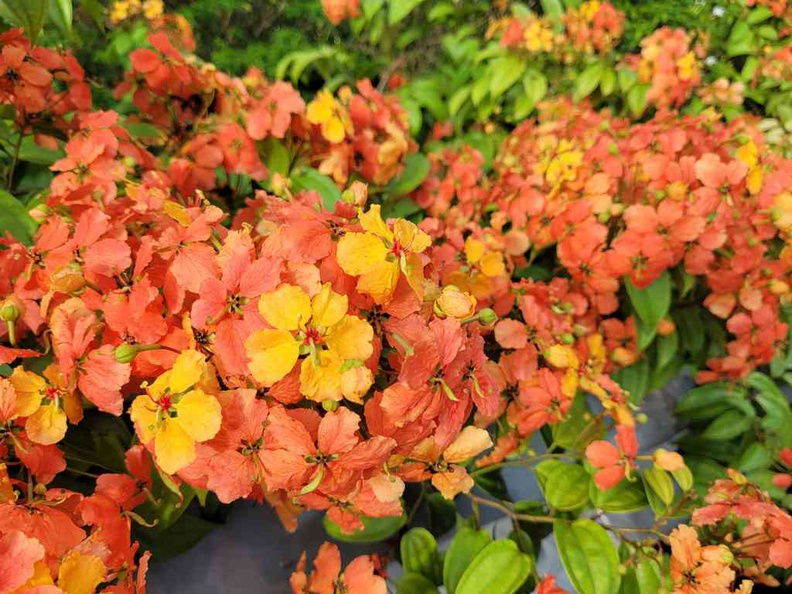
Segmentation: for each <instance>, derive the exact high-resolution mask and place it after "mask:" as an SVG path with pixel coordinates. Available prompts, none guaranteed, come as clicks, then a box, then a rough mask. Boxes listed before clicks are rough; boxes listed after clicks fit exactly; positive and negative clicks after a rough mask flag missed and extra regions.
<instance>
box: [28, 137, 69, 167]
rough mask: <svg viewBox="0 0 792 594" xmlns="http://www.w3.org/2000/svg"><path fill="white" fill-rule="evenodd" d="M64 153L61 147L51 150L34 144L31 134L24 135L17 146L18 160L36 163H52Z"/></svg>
mask: <svg viewBox="0 0 792 594" xmlns="http://www.w3.org/2000/svg"><path fill="white" fill-rule="evenodd" d="M65 155H66V153H65V152H64V151H63V149H61V148H58V150H57V151H51V150H49V149H47V148H44V147H43V146H39V145H38V144H36V141H35V139H34V138H33V137H32V136H25V137H24V138H23V139H22V145H21V146H20V148H19V160H20V161H26V162H28V163H36V164H38V165H52V164H53V163H54V162H55V161H57V160H58V159H60V158H62V157H64V156H65Z"/></svg>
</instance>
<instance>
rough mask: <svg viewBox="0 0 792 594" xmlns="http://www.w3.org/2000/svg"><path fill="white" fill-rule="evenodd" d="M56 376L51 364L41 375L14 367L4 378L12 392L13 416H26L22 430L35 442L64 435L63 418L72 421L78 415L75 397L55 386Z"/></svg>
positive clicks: (65, 420) (47, 442) (79, 416)
mask: <svg viewBox="0 0 792 594" xmlns="http://www.w3.org/2000/svg"><path fill="white" fill-rule="evenodd" d="M58 376H59V372H58V368H57V367H56V366H54V365H51V366H49V367H48V368H47V369H46V370H45V371H44V377H41V376H39V375H37V374H35V373H33V372H32V371H25V370H24V369H22V368H21V367H16V368H15V369H14V371H13V373H12V374H11V376H10V377H9V378H8V379H9V381H10V382H11V383H12V384H13V386H14V391H15V392H16V407H15V411H14V417H27V420H26V421H25V431H27V435H28V437H29V438H30V440H31V441H33V442H35V443H40V444H42V445H51V444H54V443H57V442H59V441H60V440H61V439H63V437H64V436H65V435H66V422H67V420H69V419H70V420H71V421H72V422H73V423H76V422H78V421H79V420H80V418H81V417H82V408H81V406H80V402H79V399H78V398H77V396H75V395H74V394H72V393H71V392H67V391H65V390H62V389H60V388H59V387H58V386H57V379H58ZM45 378H46V379H45ZM47 380H49V382H48V381H47Z"/></svg>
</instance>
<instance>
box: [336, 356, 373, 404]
mask: <svg viewBox="0 0 792 594" xmlns="http://www.w3.org/2000/svg"><path fill="white" fill-rule="evenodd" d="M373 383H374V376H373V375H372V374H371V370H370V369H369V368H368V367H366V366H365V365H359V366H357V367H352V368H351V369H347V370H346V371H344V372H343V373H342V374H341V393H342V394H343V395H344V398H346V399H347V400H349V401H351V402H355V403H357V404H363V396H364V395H365V394H366V392H368V390H369V388H370V387H371V384H373Z"/></svg>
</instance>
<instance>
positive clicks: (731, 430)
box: [701, 410, 751, 441]
mask: <svg viewBox="0 0 792 594" xmlns="http://www.w3.org/2000/svg"><path fill="white" fill-rule="evenodd" d="M750 428H751V418H750V417H747V416H746V415H744V414H743V413H742V412H740V411H739V410H728V411H726V412H725V413H723V414H722V415H721V416H719V417H718V418H717V419H715V420H714V421H712V423H710V424H709V425H708V426H707V428H706V429H705V430H704V433H702V434H701V437H703V438H704V439H713V440H718V441H721V440H726V439H732V438H734V437H737V436H738V435H742V434H743V433H745V432H746V431H748V429H750Z"/></svg>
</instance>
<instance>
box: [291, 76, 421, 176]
mask: <svg viewBox="0 0 792 594" xmlns="http://www.w3.org/2000/svg"><path fill="white" fill-rule="evenodd" d="M357 91H358V92H357V94H353V93H352V91H351V89H350V88H349V87H342V88H341V89H339V91H338V98H334V97H333V95H332V94H331V93H330V92H329V91H326V90H325V91H320V92H319V93H318V94H317V97H316V99H314V100H313V101H312V102H311V103H310V104H309V105H308V109H307V114H306V115H307V119H308V122H310V123H311V124H313V125H314V126H315V127H316V128H315V129H314V130H313V131H312V132H313V133H312V134H311V138H312V142H311V144H310V147H311V162H312V163H313V164H315V165H316V167H317V169H318V170H319V171H321V172H322V173H324V174H326V175H329V176H330V177H332V178H333V179H334V180H335V181H336V182H337V183H338V184H340V185H341V186H344V185H345V184H346V183H347V180H348V179H349V176H350V175H351V174H357V175H358V176H360V177H362V178H363V179H364V180H366V181H369V182H371V183H373V184H376V185H384V184H386V183H387V182H388V180H390V179H391V178H393V177H395V176H396V175H398V174H400V173H401V172H402V169H403V162H404V157H405V156H406V155H407V154H408V153H411V152H415V150H416V148H417V145H416V143H415V141H414V140H413V139H412V138H411V137H410V134H409V131H408V125H407V112H405V111H404V109H402V107H401V105H399V102H398V100H397V98H396V97H394V96H383V95H382V94H380V93H379V92H377V90H376V89H375V88H374V87H373V86H372V85H371V82H370V81H368V80H362V81H360V82H359V83H358V85H357ZM317 131H318V132H319V133H317ZM323 141H324V142H323Z"/></svg>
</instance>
